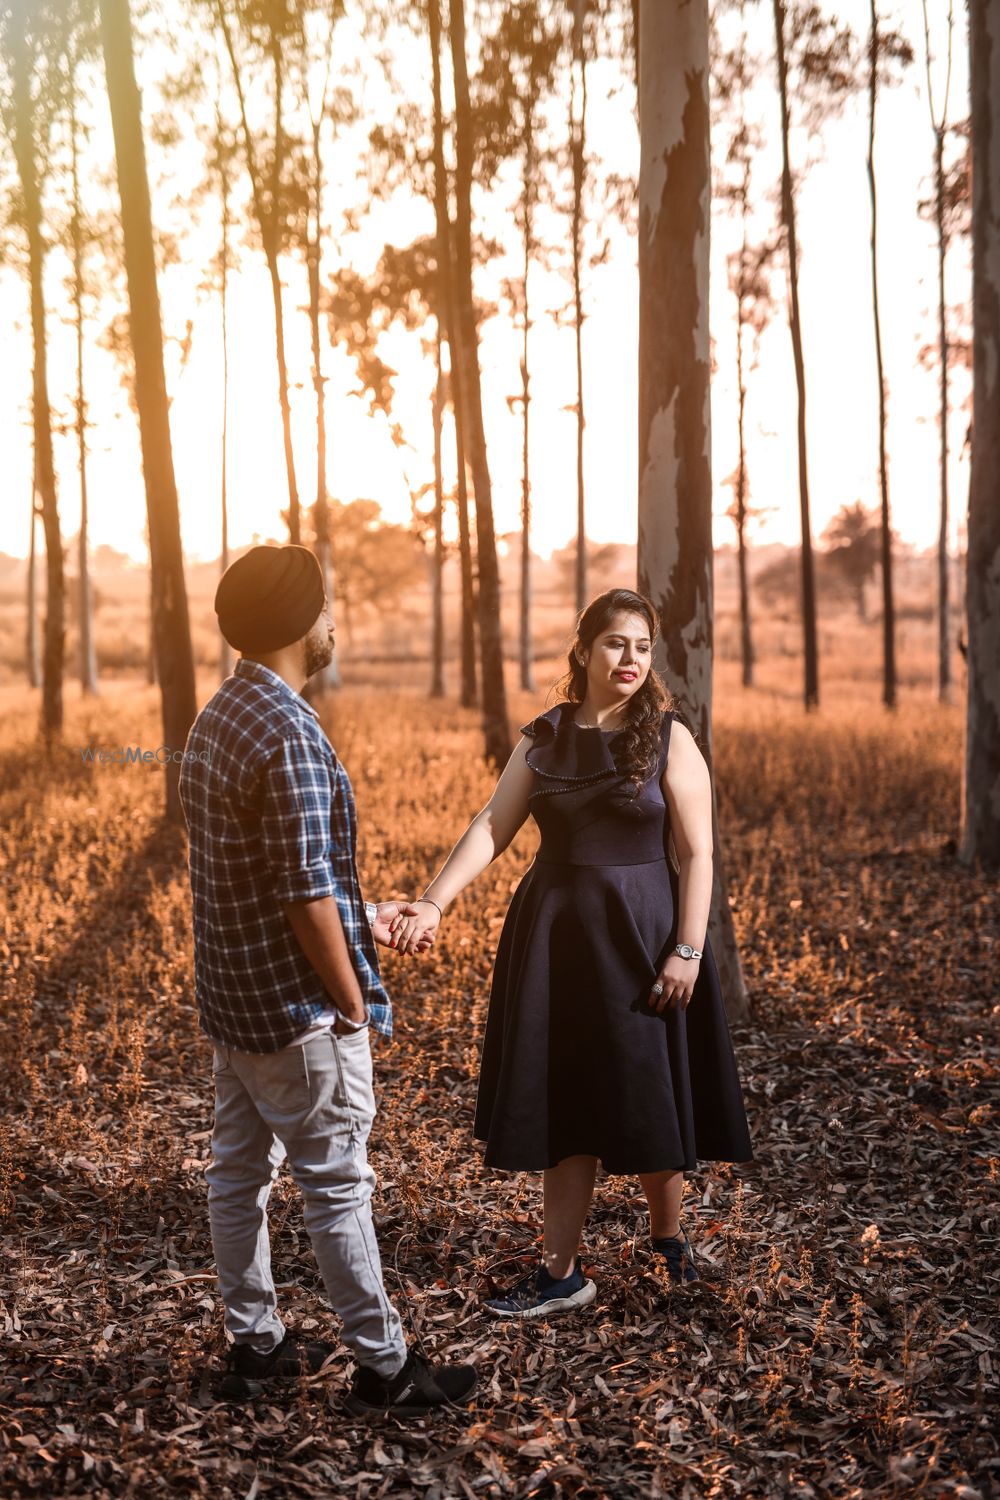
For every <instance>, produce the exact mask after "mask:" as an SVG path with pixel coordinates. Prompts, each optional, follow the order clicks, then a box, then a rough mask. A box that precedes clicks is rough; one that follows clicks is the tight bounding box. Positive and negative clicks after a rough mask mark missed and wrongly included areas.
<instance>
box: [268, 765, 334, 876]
mask: <svg viewBox="0 0 1000 1500" xmlns="http://www.w3.org/2000/svg"><path fill="white" fill-rule="evenodd" d="M262 787H263V797H262V801H261V818H260V836H261V844H262V847H263V852H264V859H265V861H266V863H267V866H268V869H269V870H270V872H271V874H272V876H273V877H274V893H275V895H276V896H277V898H278V900H279V901H281V902H282V903H285V902H289V901H315V900H318V899H319V898H320V897H321V896H336V895H337V884H336V881H335V880H334V877H333V870H332V867H331V864H330V816H331V803H332V790H331V783H330V767H329V764H328V763H327V761H326V759H325V757H324V756H323V753H322V751H321V750H320V749H319V747H318V746H317V745H314V744H311V743H310V741H309V740H308V739H307V738H306V737H305V736H302V737H292V738H289V739H285V740H282V742H281V744H280V745H279V746H278V748H277V750H275V751H274V752H273V753H272V755H271V756H269V758H268V760H267V763H266V765H265V767H264V772H263V777H262Z"/></svg>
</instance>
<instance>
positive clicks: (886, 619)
mask: <svg viewBox="0 0 1000 1500" xmlns="http://www.w3.org/2000/svg"><path fill="white" fill-rule="evenodd" d="M870 6H871V29H870V31H869V35H868V154H867V159H866V164H867V169H868V191H869V194H870V197H871V206H872V227H871V271H872V319H873V322H874V329H875V364H876V371H877V376H878V473H879V504H880V515H881V543H882V701H883V703H884V704H885V706H886V708H895V707H896V611H895V605H894V603H893V589H892V521H891V516H890V511H889V463H888V458H887V455H886V443H885V426H886V401H887V396H888V389H887V383H886V378H885V368H884V361H883V356H882V320H881V316H880V313H879V280H878V192H877V187H876V177H875V110H876V105H877V101H878V91H879V86H880V85H881V86H882V87H885V86H886V85H889V84H892V83H894V82H896V81H897V80H898V77H899V69H901V68H903V67H907V66H908V65H909V64H910V63H911V62H912V61H913V48H912V47H911V46H910V44H909V42H908V41H907V40H906V38H905V37H904V36H903V35H902V33H901V32H898V31H888V30H885V29H883V28H882V27H881V26H880V24H879V15H878V4H877V0H870Z"/></svg>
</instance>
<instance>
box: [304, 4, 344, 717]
mask: <svg viewBox="0 0 1000 1500" xmlns="http://www.w3.org/2000/svg"><path fill="white" fill-rule="evenodd" d="M344 15H345V8H344V3H343V0H327V3H326V4H325V5H323V6H321V7H320V8H319V11H318V13H317V14H313V15H308V14H307V15H306V16H304V17H303V22H302V25H301V28H300V31H299V48H298V57H297V62H298V79H299V95H300V102H301V105H302V107H303V110H304V113H305V115H306V116H307V118H308V126H309V129H308V137H309V145H308V153H307V159H306V162H305V174H304V175H305V184H304V186H305V192H304V210H305V213H304V217H305V225H304V233H303V235H302V240H303V245H304V249H305V257H306V271H307V278H308V285H309V333H310V345H311V349H312V384H313V395H314V397H315V401H316V499H315V502H314V505H313V517H314V528H315V547H316V555H317V558H318V559H319V565H320V568H321V569H322V572H323V577H324V579H325V580H326V589H327V596H328V598H329V599H330V600H331V601H332V600H334V598H335V594H336V588H335V579H334V574H333V565H332V556H331V551H330V526H329V519H328V515H327V499H328V496H327V416H326V377H325V376H324V374H323V346H322V341H321V338H320V311H321V309H320V288H321V284H322V263H323V240H324V225H323V186H324V181H323V128H324V125H326V124H327V123H328V122H329V123H332V124H334V125H337V124H340V123H347V122H351V121H354V120H356V119H357V116H358V108H357V103H356V101H355V99H354V96H353V93H352V91H351V90H350V89H349V88H348V87H347V86H346V85H345V84H344V82H343V81H342V82H341V84H340V86H339V87H337V86H335V80H334V73H333V60H334V51H335V42H336V34H337V27H338V24H339V22H340V21H341V20H342V19H343V18H344ZM314 78H318V79H319V86H318V87H317V86H316V85H315V83H314ZM311 686H312V688H313V690H314V691H317V690H318V691H323V690H330V689H334V690H335V689H337V688H339V686H340V665H339V661H338V658H337V655H336V653H335V654H334V656H333V658H332V660H331V661H330V662H329V664H328V665H327V666H326V667H324V668H323V669H322V671H321V672H319V673H317V674H316V676H315V678H314V679H313V681H312V683H311Z"/></svg>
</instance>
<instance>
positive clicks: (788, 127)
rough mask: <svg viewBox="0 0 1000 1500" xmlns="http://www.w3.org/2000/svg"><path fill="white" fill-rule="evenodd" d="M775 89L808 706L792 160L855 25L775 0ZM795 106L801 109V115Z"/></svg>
mask: <svg viewBox="0 0 1000 1500" xmlns="http://www.w3.org/2000/svg"><path fill="white" fill-rule="evenodd" d="M772 4H773V10H774V32H775V41H776V48H775V56H776V61H777V75H778V96H779V100H780V105H781V158H782V167H781V223H782V227H783V230H784V235H785V244H786V249H787V258H788V292H789V300H788V324H789V332H790V334H791V339H792V358H793V361H794V365H795V386H796V391H797V396H798V404H797V424H796V435H797V442H798V481H799V517H800V525H801V536H802V552H801V567H802V627H803V654H804V666H805V682H804V701H805V707H806V709H807V710H808V709H811V708H815V707H817V706H818V704H819V648H818V643H817V632H816V583H815V567H814V563H813V546H812V522H811V516H810V504H809V465H808V458H807V451H806V371H805V357H804V354H803V337H802V312H801V307H800V302H799V244H798V229H797V220H796V200H795V176H794V174H793V171H792V163H791V135H792V128H793V124H794V123H801V124H802V125H804V126H805V128H806V131H807V132H808V134H809V135H810V137H812V138H815V137H816V136H817V135H818V134H819V132H820V130H821V129H822V126H823V124H824V122H825V121H826V120H827V119H828V118H829V117H830V115H831V113H833V112H834V111H835V110H837V109H839V108H841V107H842V105H843V103H844V101H845V99H846V98H847V96H848V95H849V93H850V92H851V90H852V89H853V88H854V87H855V67H854V38H853V34H852V33H851V31H850V29H849V28H848V27H846V26H842V25H841V24H840V23H839V22H838V21H836V20H835V19H833V18H830V17H827V16H825V15H824V14H823V12H822V10H821V9H820V7H819V6H818V5H817V4H815V3H814V0H772ZM795 111H798V115H797V117H796V115H795Z"/></svg>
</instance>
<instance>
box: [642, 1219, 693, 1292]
mask: <svg viewBox="0 0 1000 1500" xmlns="http://www.w3.org/2000/svg"><path fill="white" fill-rule="evenodd" d="M653 1249H654V1250H656V1251H658V1252H659V1254H660V1255H662V1256H663V1258H664V1260H665V1261H666V1263H667V1275H668V1276H669V1277H670V1280H671V1281H676V1282H679V1283H680V1284H681V1285H684V1283H685V1282H688V1281H700V1280H701V1277H700V1276H699V1274H698V1267H697V1266H696V1265H695V1263H694V1251H693V1250H692V1249H691V1241H690V1240H689V1239H688V1237H687V1234H686V1232H685V1231H684V1230H683V1229H682V1230H681V1232H680V1234H678V1235H670V1236H664V1237H663V1238H662V1239H654V1240H653Z"/></svg>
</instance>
